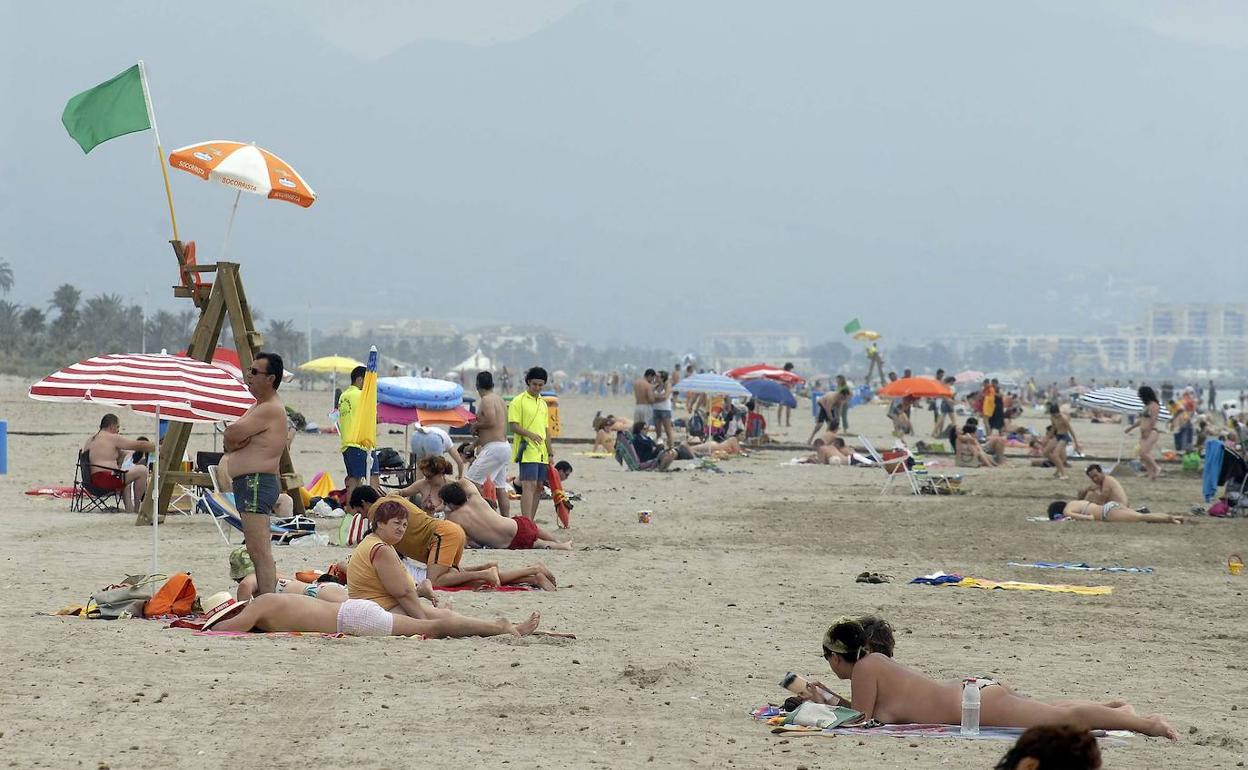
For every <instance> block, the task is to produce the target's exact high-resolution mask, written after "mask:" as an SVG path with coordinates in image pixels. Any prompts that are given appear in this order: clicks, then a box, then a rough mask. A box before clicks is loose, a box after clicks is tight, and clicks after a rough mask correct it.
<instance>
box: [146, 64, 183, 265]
mask: <svg viewBox="0 0 1248 770" xmlns="http://www.w3.org/2000/svg"><path fill="white" fill-rule="evenodd" d="M139 82H141V83H142V84H143V103H144V104H146V105H147V121H148V122H149V123H151V124H152V133H153V134H155V135H156V160H157V162H158V163H160V173H161V176H163V177H164V179H165V199H166V200H168V201H169V221H170V223H172V225H173V239H174V240H175V241H176V240H180V239H179V238H178V218H177V217H176V216H175V215H174V213H173V190H172V188H170V187H169V167H168V166H166V165H165V149H164V148H163V147H162V146H161V144H160V129H159V128H157V127H156V111H155V110H153V109H152V94H151V92H150V91H149V90H148V88H147V68H146V67H144V66H143V60H142V59H139Z"/></svg>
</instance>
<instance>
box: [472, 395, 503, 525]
mask: <svg viewBox="0 0 1248 770" xmlns="http://www.w3.org/2000/svg"><path fill="white" fill-rule="evenodd" d="M477 393H479V394H480V395H481V403H480V404H478V405H477V419H476V421H475V422H474V423H473V424H472V432H473V433H474V434H476V437H477V458H476V459H475V460H473V461H472V465H469V466H468V470H467V471H465V472H464V474H463V475H464V478H466V479H468V480H469V481H471V482H472V483H473V484H475V485H476V486H477V491H481V490H483V489H484V488H485V482H486V481H493V482H494V488H495V489H501V490H504V492H505V491H506V489H507V463H508V462H509V461H510V460H511V448H510V446H508V444H507V405H506V404H504V403H503V399H502V398H501V397H500V396H499V395H498V394H497V393H495V392H494V375H492V374H490V373H489V372H477ZM498 512H499V513H501V514H502V515H504V516H510V515H511V500H510V499H508V496H507V495H506V494H500V495H498Z"/></svg>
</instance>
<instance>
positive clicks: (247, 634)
mask: <svg viewBox="0 0 1248 770" xmlns="http://www.w3.org/2000/svg"><path fill="white" fill-rule="evenodd" d="M170 628H173V626H170ZM195 636H224V637H226V638H229V639H243V638H251V637H269V638H272V637H275V636H281V637H285V636H315V637H318V638H321V639H346V638H347V634H324V633H320V632H318V631H265V632H261V631H196V632H195ZM408 638H409V639H420V640H422V641H423V640H424V637H423V636H415V637H408Z"/></svg>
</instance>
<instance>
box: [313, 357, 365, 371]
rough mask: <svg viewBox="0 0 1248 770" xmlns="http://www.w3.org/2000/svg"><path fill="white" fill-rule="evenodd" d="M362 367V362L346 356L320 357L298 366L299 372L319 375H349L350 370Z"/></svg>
mask: <svg viewBox="0 0 1248 770" xmlns="http://www.w3.org/2000/svg"><path fill="white" fill-rule="evenodd" d="M363 365H364V362H363V361H356V360H355V359H354V358H348V357H346V356H322V357H320V358H314V359H312V360H311V361H309V362H307V363H306V364H300V365H299V371H301V372H319V373H320V374H350V373H351V370H352V369H354V368H355V367H357V366H363Z"/></svg>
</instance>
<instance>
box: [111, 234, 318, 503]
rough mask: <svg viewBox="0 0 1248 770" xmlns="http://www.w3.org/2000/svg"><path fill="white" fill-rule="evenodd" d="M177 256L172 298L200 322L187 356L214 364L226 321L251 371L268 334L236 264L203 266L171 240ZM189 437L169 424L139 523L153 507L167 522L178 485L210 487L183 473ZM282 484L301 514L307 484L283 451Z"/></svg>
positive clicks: (202, 478)
mask: <svg viewBox="0 0 1248 770" xmlns="http://www.w3.org/2000/svg"><path fill="white" fill-rule="evenodd" d="M169 243H170V244H171V245H172V246H173V253H174V255H176V256H177V258H178V274H179V275H180V276H181V279H182V282H181V283H180V284H178V285H176V286H174V287H173V296H175V297H179V298H187V299H190V300H191V302H193V303H195V307H196V308H198V309H199V322H198V323H197V324H196V325H195V331H194V332H193V333H192V334H191V341H190V344H189V345H187V348H186V355H187V356H188V357H190V358H194V359H197V360H199V361H204V362H209V363H210V362H211V361H212V354H213V352H215V351H216V349H217V340H218V339H219V338H220V337H221V330H222V329H223V328H224V327H225V322H226V320H227V319H228V320H229V322H230V330H231V331H232V332H233V335H234V348H235V350H237V351H238V362H239V365H240V366H241V367H242V369H243V371H246V370H247V369H248V368H250V367H251V362H252V360H253V359H254V358H255V356H256V354H257V353H259V352H260V348H261V346H262V345H263V344H264V335H262V334H261V333H260V332H258V331H256V329H255V321H253V320H252V317H251V306H250V305H248V304H247V293H246V292H245V291H243V280H242V277H241V276H240V275H239V272H238V268H239V266H238V264H237V263H235V262H218V263H216V264H215V265H200V264H197V263H196V261H195V251H194V242H191V243H188V244H185V245H184V244H183V243H182V241H180V240H172V241H169ZM205 273H216V278H215V280H213V281H205V280H204V274H205ZM190 437H191V424H190V423H185V422H171V423H169V430H168V431H167V432H166V433H165V437H164V439H163V440H162V441H161V442H160V456H159V457H157V458H156V462H158V463H160V466H159V467H160V490H159V493H158V494H152V493H151V492H149V493H148V495H147V497H146V498H144V500H143V505H142V506H141V507H140V508H139V515H138V518H137V519H136V520H135V524H136V525H139V526H150V525H151V523H152V506H153V505H156V506H158V507H157V510H158V511H159V512H160V515H161V516H162V517H163V516H164V515H165V512H166V511H167V510H168V508H169V501H170V500H171V499H172V497H173V493H174V488H175V487H176V486H179V485H181V486H192V485H194V486H202V487H211V486H212V480H211V479H210V478H209V477H208V474H206V473H195V472H192V471H186V470H183V468H182V458H183V457H184V456H185V454H186V445H187V442H188V441H189V440H190ZM279 475H280V480H281V485H282V489H283V490H291V491H293V494H292V495H291V497H292V498H293V499H294V501H295V512H296V513H303V498H302V497H300V495H299V493H298V489H299V488H300V487H302V486H303V479H302V478H300V476H299V474H297V473H295V466H294V463H292V462H291V460H290V450H289V449H286V450H284V451H283V452H282V461H281V467H280V474H279Z"/></svg>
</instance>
